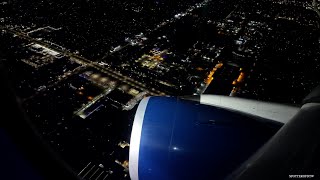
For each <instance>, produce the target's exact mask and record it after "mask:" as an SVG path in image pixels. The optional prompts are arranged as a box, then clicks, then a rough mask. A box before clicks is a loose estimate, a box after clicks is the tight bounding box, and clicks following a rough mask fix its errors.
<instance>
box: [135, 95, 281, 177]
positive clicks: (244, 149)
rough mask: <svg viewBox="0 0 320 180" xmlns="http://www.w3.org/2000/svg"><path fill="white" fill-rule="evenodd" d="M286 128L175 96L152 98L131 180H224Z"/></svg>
mask: <svg viewBox="0 0 320 180" xmlns="http://www.w3.org/2000/svg"><path fill="white" fill-rule="evenodd" d="M281 126H282V123H278V122H275V121H271V120H267V119H263V118H261V117H256V116H252V115H248V114H244V113H239V112H236V111H231V110H227V109H223V108H218V107H213V106H208V105H202V104H199V103H198V102H195V101H187V100H182V99H179V98H174V97H148V98H145V99H143V100H142V101H141V102H140V104H139V107H138V109H137V112H136V115H135V119H134V123H133V128H132V133H131V142H130V157H129V171H130V177H131V179H132V180H138V179H139V180H177V179H179V180H180V179H201V180H204V179H224V178H225V177H226V176H227V175H229V174H230V173H231V172H232V171H233V170H235V169H236V168H237V167H239V166H240V165H241V164H242V163H243V162H244V161H246V160H247V159H248V158H249V157H250V155H252V154H253V153H254V152H255V151H257V150H258V149H259V148H260V147H261V146H262V145H263V144H264V143H265V142H266V141H268V139H270V137H272V136H273V135H274V134H275V133H276V132H277V131H278V130H279V128H280V127H281Z"/></svg>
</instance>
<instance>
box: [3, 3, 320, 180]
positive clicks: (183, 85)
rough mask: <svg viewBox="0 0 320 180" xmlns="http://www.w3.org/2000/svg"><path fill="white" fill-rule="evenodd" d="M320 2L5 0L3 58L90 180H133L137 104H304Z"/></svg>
mask: <svg viewBox="0 0 320 180" xmlns="http://www.w3.org/2000/svg"><path fill="white" fill-rule="evenodd" d="M319 9H320V1H319V0H241V1H232V0H204V1H203V0H188V1H182V0H176V1H170V0H155V1H144V0H136V1H129V0H118V1H115V0H111V1H106V0H105V1H104V0H101V1H90V0H80V1H63V0H56V1H46V0H34V1H32V2H30V1H27V0H22V1H15V0H7V1H2V2H0V29H1V32H0V42H1V45H0V46H1V47H0V52H1V55H0V59H1V61H2V62H3V63H4V64H5V66H6V67H7V68H8V74H9V77H10V81H11V82H12V85H13V86H14V89H15V91H16V93H17V95H18V96H19V98H20V99H21V102H22V104H23V107H24V109H25V111H26V113H27V115H28V116H29V117H30V119H31V120H32V122H34V124H35V125H36V127H37V129H38V130H39V132H40V133H41V134H42V135H43V138H44V139H45V140H46V141H47V142H48V143H49V144H50V146H51V147H52V148H53V149H54V150H55V151H56V152H57V153H58V154H59V155H61V156H62V158H63V159H64V160H65V161H66V162H67V163H68V164H69V165H70V166H71V167H72V169H73V170H74V171H75V172H77V173H78V175H79V176H80V177H82V178H84V179H101V180H102V179H130V177H129V172H128V160H129V157H128V154H129V153H128V152H129V146H130V145H129V142H130V132H131V128H132V123H133V118H134V113H135V111H136V109H137V104H138V103H139V102H140V100H142V99H143V98H144V97H148V96H187V95H199V94H217V95H226V96H235V97H243V98H249V99H256V100H263V101H271V102H278V103H284V104H291V105H296V106H298V105H299V104H300V103H301V101H302V100H303V98H304V97H305V96H306V95H308V94H309V93H310V91H311V90H312V89H313V88H315V87H316V86H317V85H319V84H320V12H319Z"/></svg>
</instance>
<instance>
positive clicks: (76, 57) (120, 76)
mask: <svg viewBox="0 0 320 180" xmlns="http://www.w3.org/2000/svg"><path fill="white" fill-rule="evenodd" d="M0 30H3V31H6V32H8V33H11V34H13V35H15V36H18V37H20V38H22V39H25V40H28V41H30V42H33V43H37V44H40V45H42V46H45V47H47V48H49V49H52V50H54V51H56V52H58V53H61V54H62V55H64V56H66V57H69V59H70V60H73V61H76V62H77V63H79V64H82V65H86V66H89V67H93V68H95V69H97V70H99V71H101V72H103V73H106V74H107V75H109V76H111V77H113V78H115V79H117V80H119V81H121V82H125V83H127V84H129V85H130V86H133V87H135V88H137V89H140V90H142V91H147V92H148V93H149V94H150V95H153V96H156V95H165V93H164V92H161V91H159V90H156V89H154V88H152V89H150V88H148V87H146V85H145V84H143V83H141V82H138V81H136V80H134V79H132V78H130V77H127V76H125V75H123V74H120V73H119V72H116V71H114V70H112V69H110V68H105V67H103V66H101V65H99V64H97V63H95V62H93V61H90V60H88V59H86V58H84V57H82V56H79V55H77V54H74V53H72V52H69V51H68V50H61V49H58V48H56V47H53V46H52V45H50V43H48V42H44V41H42V40H38V39H35V38H32V37H30V36H28V35H27V34H26V33H23V32H19V31H16V30H13V29H8V28H5V27H2V26H0Z"/></svg>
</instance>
